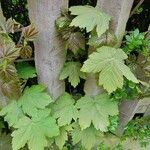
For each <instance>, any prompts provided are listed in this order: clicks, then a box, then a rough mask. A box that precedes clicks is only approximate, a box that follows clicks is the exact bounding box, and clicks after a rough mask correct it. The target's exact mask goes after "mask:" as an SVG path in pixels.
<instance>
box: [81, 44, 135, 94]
mask: <svg viewBox="0 0 150 150" xmlns="http://www.w3.org/2000/svg"><path fill="white" fill-rule="evenodd" d="M125 59H127V55H126V54H125V52H124V51H123V50H122V49H115V48H112V47H108V46H103V47H101V48H98V49H97V52H94V53H92V54H91V55H90V56H89V59H88V60H87V61H85V62H84V65H83V67H82V68H81V71H83V72H89V73H90V72H92V73H97V72H98V73H100V74H99V85H103V87H104V89H106V90H107V91H108V93H112V92H113V91H115V90H116V89H117V88H122V87H123V77H124V76H125V77H126V78H127V79H128V80H130V81H132V82H134V83H138V80H137V78H136V77H135V76H134V74H133V73H132V72H131V71H130V69H129V67H127V66H126V65H125V64H124V60H125Z"/></svg>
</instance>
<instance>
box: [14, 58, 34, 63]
mask: <svg viewBox="0 0 150 150" xmlns="http://www.w3.org/2000/svg"><path fill="white" fill-rule="evenodd" d="M24 61H34V58H26V59H18V60H15V62H24Z"/></svg>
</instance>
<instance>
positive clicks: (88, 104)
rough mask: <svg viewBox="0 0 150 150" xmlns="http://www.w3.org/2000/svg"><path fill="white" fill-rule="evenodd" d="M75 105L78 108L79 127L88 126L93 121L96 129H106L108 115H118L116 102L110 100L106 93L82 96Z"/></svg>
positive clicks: (108, 123) (84, 127)
mask: <svg viewBox="0 0 150 150" xmlns="http://www.w3.org/2000/svg"><path fill="white" fill-rule="evenodd" d="M76 107H77V108H78V109H79V125H80V127H81V129H86V128H88V127H90V125H91V123H93V125H94V127H95V128H96V129H97V130H101V131H103V132H105V131H108V128H107V127H108V126H109V125H110V122H109V116H114V115H118V104H117V102H116V101H111V100H110V98H109V96H108V95H107V94H100V95H97V96H96V97H94V98H92V97H90V96H85V97H82V98H81V99H80V100H78V102H77V104H76Z"/></svg>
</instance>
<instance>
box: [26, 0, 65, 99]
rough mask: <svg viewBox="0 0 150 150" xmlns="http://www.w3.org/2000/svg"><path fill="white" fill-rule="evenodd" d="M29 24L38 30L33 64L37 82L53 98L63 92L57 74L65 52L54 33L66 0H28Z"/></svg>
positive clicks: (63, 89) (62, 83)
mask: <svg viewBox="0 0 150 150" xmlns="http://www.w3.org/2000/svg"><path fill="white" fill-rule="evenodd" d="M28 6H29V16H30V20H31V22H33V24H34V25H35V26H36V29H37V30H38V32H39V34H38V38H37V39H36V41H35V42H34V45H35V64H36V69H37V74H38V81H39V82H40V83H43V84H44V85H46V87H47V88H48V92H49V93H50V94H51V96H52V97H53V98H57V97H58V96H60V95H61V94H62V93H63V92H64V91H65V84H64V82H63V81H59V74H60V71H61V69H62V67H63V64H64V62H65V51H64V48H63V44H62V41H61V40H60V37H59V35H58V34H57V33H56V31H55V20H56V18H57V17H58V16H59V15H60V12H61V8H62V7H65V8H67V7H68V0H28Z"/></svg>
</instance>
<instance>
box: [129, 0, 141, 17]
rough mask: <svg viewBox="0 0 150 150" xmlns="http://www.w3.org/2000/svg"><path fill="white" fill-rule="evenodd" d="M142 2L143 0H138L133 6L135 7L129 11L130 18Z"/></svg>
mask: <svg viewBox="0 0 150 150" xmlns="http://www.w3.org/2000/svg"><path fill="white" fill-rule="evenodd" d="M143 2H144V0H140V1H139V3H138V4H137V5H136V6H135V8H134V9H133V10H132V11H131V13H130V18H131V17H132V15H134V14H135V12H136V10H137V9H138V8H139V7H140V6H141V5H142V3H143Z"/></svg>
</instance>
